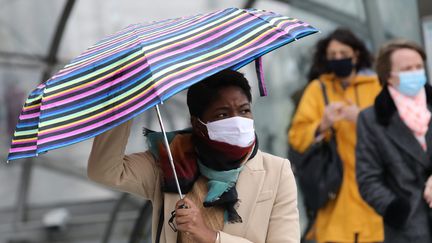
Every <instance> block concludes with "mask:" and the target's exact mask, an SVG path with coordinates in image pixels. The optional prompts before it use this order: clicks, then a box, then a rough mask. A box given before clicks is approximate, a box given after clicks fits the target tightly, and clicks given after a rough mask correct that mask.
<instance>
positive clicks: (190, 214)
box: [175, 198, 217, 243]
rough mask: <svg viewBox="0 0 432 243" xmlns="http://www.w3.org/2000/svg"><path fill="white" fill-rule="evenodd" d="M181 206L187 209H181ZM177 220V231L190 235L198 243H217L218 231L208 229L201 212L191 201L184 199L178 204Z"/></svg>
mask: <svg viewBox="0 0 432 243" xmlns="http://www.w3.org/2000/svg"><path fill="white" fill-rule="evenodd" d="M181 205H185V206H186V208H180V206H181ZM175 219H176V225H177V230H179V231H182V232H185V233H186V234H188V235H190V236H191V237H192V238H193V239H194V240H195V241H196V242H200V243H214V242H215V240H216V235H217V233H216V231H214V230H212V229H209V228H208V227H207V225H206V223H205V222H204V219H203V217H202V215H201V211H200V210H199V208H197V207H196V205H195V204H194V203H193V202H192V201H191V200H189V199H187V198H184V199H183V200H179V201H178V202H177V204H176V217H175Z"/></svg>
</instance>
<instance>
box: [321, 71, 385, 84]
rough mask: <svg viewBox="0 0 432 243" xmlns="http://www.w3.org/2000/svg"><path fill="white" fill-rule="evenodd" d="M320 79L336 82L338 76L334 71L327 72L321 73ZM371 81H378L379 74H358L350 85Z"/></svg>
mask: <svg viewBox="0 0 432 243" xmlns="http://www.w3.org/2000/svg"><path fill="white" fill-rule="evenodd" d="M319 80H321V81H324V82H334V81H335V80H338V78H337V77H336V76H335V75H334V74H332V73H325V74H321V75H320V77H319ZM371 82H377V76H376V75H375V74H358V75H356V76H355V79H354V80H352V83H351V84H350V85H354V86H357V85H359V84H363V83H371Z"/></svg>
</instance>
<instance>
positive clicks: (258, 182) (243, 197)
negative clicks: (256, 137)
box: [223, 151, 266, 235]
mask: <svg viewBox="0 0 432 243" xmlns="http://www.w3.org/2000/svg"><path fill="white" fill-rule="evenodd" d="M265 174H266V171H265V170H264V167H263V157H262V153H261V151H258V153H257V154H256V155H255V157H254V158H253V159H251V160H250V161H249V162H247V164H246V165H245V167H244V169H243V171H242V172H241V173H240V176H239V179H238V181H237V185H236V188H237V192H238V198H239V207H238V209H237V212H238V214H239V215H240V216H241V217H242V219H243V223H235V224H225V225H224V229H223V230H224V232H226V233H228V234H236V235H244V234H245V233H246V232H245V231H246V229H247V223H248V222H250V220H249V219H250V217H251V215H252V214H253V212H254V210H255V205H256V204H255V203H256V201H257V200H258V196H259V193H260V192H261V187H262V185H263V183H264V178H265Z"/></svg>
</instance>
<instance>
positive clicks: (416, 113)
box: [388, 86, 431, 151]
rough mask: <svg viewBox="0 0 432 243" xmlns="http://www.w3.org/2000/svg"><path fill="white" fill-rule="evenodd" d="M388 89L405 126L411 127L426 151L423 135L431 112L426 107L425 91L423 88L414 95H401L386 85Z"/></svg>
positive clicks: (426, 129)
mask: <svg viewBox="0 0 432 243" xmlns="http://www.w3.org/2000/svg"><path fill="white" fill-rule="evenodd" d="M388 89H389V91H390V95H391V97H392V98H393V101H394V103H395V105H396V108H397V110H398V112H399V116H400V118H401V119H402V121H403V122H404V123H405V124H406V125H407V127H408V128H409V129H411V131H412V132H413V134H414V136H415V138H416V139H417V140H418V141H419V143H420V145H421V146H422V148H423V150H425V151H426V149H427V144H426V138H425V135H426V133H427V131H428V127H429V121H430V119H431V113H430V111H429V110H428V108H427V103H426V92H425V90H424V88H423V89H422V90H420V92H419V93H418V94H417V95H416V96H414V97H410V96H406V95H403V94H401V93H400V92H399V91H398V90H397V89H395V88H393V87H392V86H388Z"/></svg>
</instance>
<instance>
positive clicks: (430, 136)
mask: <svg viewBox="0 0 432 243" xmlns="http://www.w3.org/2000/svg"><path fill="white" fill-rule="evenodd" d="M429 110H431V109H429ZM426 145H427V157H428V158H429V159H430V160H432V119H431V121H429V127H428V131H427V133H426ZM431 162H432V161H430V162H429V163H431Z"/></svg>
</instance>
